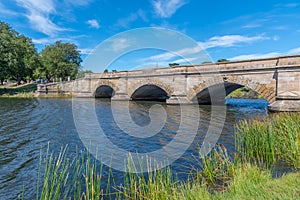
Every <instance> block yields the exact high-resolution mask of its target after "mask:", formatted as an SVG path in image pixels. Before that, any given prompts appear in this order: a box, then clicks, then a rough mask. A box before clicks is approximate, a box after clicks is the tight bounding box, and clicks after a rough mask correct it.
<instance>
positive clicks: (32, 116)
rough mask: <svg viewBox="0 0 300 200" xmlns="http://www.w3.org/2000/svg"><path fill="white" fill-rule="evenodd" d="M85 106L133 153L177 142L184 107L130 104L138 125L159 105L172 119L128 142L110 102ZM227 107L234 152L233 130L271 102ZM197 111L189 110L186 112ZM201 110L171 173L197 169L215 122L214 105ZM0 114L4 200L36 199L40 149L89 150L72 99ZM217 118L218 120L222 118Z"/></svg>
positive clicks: (34, 102)
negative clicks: (145, 136)
mask: <svg viewBox="0 0 300 200" xmlns="http://www.w3.org/2000/svg"><path fill="white" fill-rule="evenodd" d="M83 101H87V102H85V103H86V104H89V103H92V104H94V105H95V110H96V115H97V119H98V121H99V124H100V126H101V127H102V129H103V130H104V132H105V134H107V137H108V138H109V139H110V140H111V141H113V143H114V144H115V145H117V146H119V147H120V148H122V149H126V150H127V151H131V152H141V153H144V152H151V151H154V150H155V149H160V148H162V147H163V146H165V145H167V144H168V143H170V142H171V141H172V139H173V138H174V137H175V135H176V131H177V130H178V128H179V124H180V120H181V118H180V117H181V109H180V106H168V105H165V104H163V103H153V102H130V103H129V111H130V117H131V119H132V120H133V121H134V123H135V124H136V125H138V126H141V127H143V126H145V125H147V124H149V123H150V117H149V109H150V108H151V107H152V106H153V105H154V104H160V105H161V106H162V107H163V108H164V109H165V111H166V114H167V120H166V122H165V125H164V127H163V128H162V129H161V131H160V132H159V133H158V134H156V135H154V136H152V137H151V138H150V139H141V138H135V137H132V136H130V137H128V136H126V134H124V133H122V130H121V129H120V128H119V127H118V124H117V123H115V121H114V117H113V113H112V111H111V102H110V101H107V100H96V102H93V101H90V100H88V99H86V100H83ZM227 104H228V105H227V106H226V118H225V123H224V126H223V130H222V134H221V135H220V137H219V139H218V143H221V144H223V145H225V146H226V147H227V149H229V151H230V152H233V151H234V139H233V130H234V125H235V124H236V123H238V121H240V120H243V119H253V118H264V117H265V116H267V112H266V106H267V102H266V101H264V100H261V99H258V100H250V99H227ZM194 108H195V107H194ZM194 108H193V107H189V106H187V107H186V108H184V109H194ZM197 110H198V112H199V114H200V119H199V126H198V128H197V134H196V136H195V138H194V140H193V142H192V144H191V145H190V147H189V148H188V149H187V151H186V152H185V153H184V154H183V155H182V156H181V157H180V158H179V159H177V160H176V161H175V162H174V163H173V164H172V169H173V170H174V171H175V172H177V173H179V174H185V173H187V172H188V171H189V170H190V169H191V167H193V165H195V155H197V153H198V148H199V146H200V145H201V144H202V142H203V139H204V137H205V134H206V132H207V130H208V126H209V122H210V120H211V110H212V107H211V106H199V107H197ZM0 113H1V115H0V199H1V200H2V199H16V198H17V196H18V195H20V194H21V192H22V187H24V191H25V199H33V198H35V193H36V182H37V172H38V165H39V156H40V150H41V148H42V149H43V150H46V148H47V144H48V142H49V143H50V148H51V150H54V151H56V152H58V151H59V149H60V148H61V147H62V146H64V145H66V144H68V145H69V151H71V152H75V151H76V150H75V149H76V148H78V149H84V145H83V143H82V141H81V140H80V137H79V136H78V132H77V130H76V127H75V123H74V120H73V113H72V99H5V98H3V99H0ZM214 117H215V118H216V119H217V120H218V116H214ZM192 118H193V116H191V120H194V119H192ZM220 120H221V118H220ZM125 124H126V123H125ZM142 130H143V128H141V132H142ZM179 176H180V175H179ZM183 177H184V176H183ZM104 180H105V177H104Z"/></svg>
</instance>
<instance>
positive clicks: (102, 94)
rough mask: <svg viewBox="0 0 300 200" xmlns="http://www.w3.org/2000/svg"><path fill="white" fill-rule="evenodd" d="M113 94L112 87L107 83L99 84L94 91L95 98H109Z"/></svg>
mask: <svg viewBox="0 0 300 200" xmlns="http://www.w3.org/2000/svg"><path fill="white" fill-rule="evenodd" d="M114 94H115V91H114V89H113V88H112V87H111V86H108V85H101V86H99V87H98V88H97V89H96V91H95V94H94V96H95V98H111V97H113V96H114Z"/></svg>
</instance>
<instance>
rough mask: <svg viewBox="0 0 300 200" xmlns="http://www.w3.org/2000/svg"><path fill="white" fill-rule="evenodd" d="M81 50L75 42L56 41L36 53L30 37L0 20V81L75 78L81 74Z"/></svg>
mask: <svg viewBox="0 0 300 200" xmlns="http://www.w3.org/2000/svg"><path fill="white" fill-rule="evenodd" d="M81 62H82V59H81V56H80V50H78V47H77V46H76V45H75V44H72V43H62V42H61V41H56V42H55V43H54V44H50V45H46V46H45V48H44V49H43V50H42V51H41V52H40V53H38V52H37V50H36V48H35V45H34V44H33V42H32V39H31V38H29V37H26V36H24V35H22V34H19V33H18V32H17V31H15V30H14V29H13V28H12V27H10V26H9V24H7V23H5V22H3V21H0V84H3V82H4V81H5V80H14V81H16V82H17V84H20V83H21V81H24V82H30V81H32V80H37V79H46V80H48V81H52V80H55V79H62V80H67V79H68V77H70V78H71V79H75V78H76V76H77V74H78V73H82V70H81V69H82V68H81V65H80V63H81Z"/></svg>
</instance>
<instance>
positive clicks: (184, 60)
mask: <svg viewBox="0 0 300 200" xmlns="http://www.w3.org/2000/svg"><path fill="white" fill-rule="evenodd" d="M196 60H199V58H198V57H194V58H181V59H177V60H174V61H172V62H170V63H179V64H180V63H192V62H193V61H196Z"/></svg>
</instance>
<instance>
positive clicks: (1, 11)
mask: <svg viewBox="0 0 300 200" xmlns="http://www.w3.org/2000/svg"><path fill="white" fill-rule="evenodd" d="M0 14H2V15H10V16H12V15H18V13H17V12H15V11H12V10H9V9H8V8H6V7H5V5H3V4H2V3H1V2H0Z"/></svg>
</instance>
